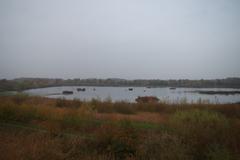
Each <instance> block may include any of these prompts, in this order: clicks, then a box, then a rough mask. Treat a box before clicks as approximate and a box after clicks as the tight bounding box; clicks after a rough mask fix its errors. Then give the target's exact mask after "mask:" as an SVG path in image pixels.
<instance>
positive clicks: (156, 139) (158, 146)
mask: <svg viewBox="0 0 240 160" xmlns="http://www.w3.org/2000/svg"><path fill="white" fill-rule="evenodd" d="M0 142H1V145H0V159H6V160H12V159H20V160H21V159H23V160H24V159H29V160H31V159H46V160H48V159H49V160H50V159H51V160H52V159H53V160H54V159H60V160H61V159H72V160H75V159H86V160H88V159H89V160H93V159H94V160H95V159H99V160H110V159H116V160H122V159H131V160H139V159H140V160H141V159H142V160H153V159H154V160H221V159H224V160H238V159H240V106H239V105H237V104H235V105H233V104H228V105H220V104H207V103H198V104H185V103H179V104H166V103H163V102H159V103H128V102H115V103H113V102H111V101H105V102H101V101H97V100H92V101H90V102H84V101H79V100H65V99H48V98H41V97H29V96H26V95H17V96H4V97H0Z"/></svg>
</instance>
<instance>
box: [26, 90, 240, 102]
mask: <svg viewBox="0 0 240 160" xmlns="http://www.w3.org/2000/svg"><path fill="white" fill-rule="evenodd" d="M77 88H86V91H84V92H83V91H77ZM132 88H133V91H129V90H128V89H129V87H95V86H92V87H89V86H63V87H48V88H38V89H30V90H25V91H24V92H25V93H28V94H30V95H38V96H44V97H49V98H66V99H80V100H86V101H88V100H91V99H93V98H95V99H98V100H107V99H109V98H110V99H111V100H112V101H128V102H135V99H136V98H137V97H138V96H156V97H158V98H159V99H160V100H163V101H166V102H169V103H179V102H181V101H185V100H186V101H187V102H189V103H191V102H197V101H198V100H199V99H201V100H204V101H208V102H210V103H236V102H239V101H240V94H236V95H206V94H199V93H193V92H191V91H196V90H207V91H233V90H234V91H239V89H227V88H225V89H216V88H201V89H198V88H197V89H196V88H176V89H175V90H171V89H169V88H146V87H132ZM66 90H67V91H73V94H70V95H63V94H62V92H63V91H66Z"/></svg>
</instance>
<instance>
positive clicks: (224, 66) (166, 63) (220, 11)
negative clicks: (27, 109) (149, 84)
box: [0, 0, 240, 79]
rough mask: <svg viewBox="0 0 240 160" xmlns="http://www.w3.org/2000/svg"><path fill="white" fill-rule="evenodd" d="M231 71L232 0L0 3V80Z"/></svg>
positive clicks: (235, 69) (239, 48) (237, 55)
mask: <svg viewBox="0 0 240 160" xmlns="http://www.w3.org/2000/svg"><path fill="white" fill-rule="evenodd" d="M233 76H234V77H236V76H238V77H239V76H240V1H239V0H0V78H16V77H51V78H56V77H59V78H93V77H96V78H109V77H118V78H127V79H137V78H141V79H152V78H154V79H156V78H159V79H170V78H174V79H179V78H189V79H200V78H208V79H211V78H225V77H233Z"/></svg>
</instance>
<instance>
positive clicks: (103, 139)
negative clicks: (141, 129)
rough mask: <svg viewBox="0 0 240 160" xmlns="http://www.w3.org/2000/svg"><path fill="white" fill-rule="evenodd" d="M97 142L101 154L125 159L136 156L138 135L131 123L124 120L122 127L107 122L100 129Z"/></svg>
mask: <svg viewBox="0 0 240 160" xmlns="http://www.w3.org/2000/svg"><path fill="white" fill-rule="evenodd" d="M95 144H96V148H97V150H98V152H99V153H100V154H106V155H110V156H113V157H114V158H115V159H125V158H127V157H134V156H135V154H136V151H137V145H138V135H137V132H136V131H135V130H134V129H133V127H132V126H131V124H130V123H126V122H124V123H123V124H122V126H121V127H117V126H114V125H107V124H105V125H102V126H101V128H100V129H99V131H98V133H97V135H96V142H95Z"/></svg>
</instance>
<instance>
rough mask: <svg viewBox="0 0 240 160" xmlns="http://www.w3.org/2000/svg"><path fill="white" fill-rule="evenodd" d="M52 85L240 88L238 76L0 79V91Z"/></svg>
mask: <svg viewBox="0 0 240 160" xmlns="http://www.w3.org/2000/svg"><path fill="white" fill-rule="evenodd" d="M53 86H132V87H137V86H138V87H189V88H190V87H193V88H213V87H214V88H240V78H225V79H211V80H204V79H201V80H188V79H179V80H159V79H152V80H147V79H136V80H126V79H118V78H109V79H95V78H92V79H49V78H18V79H13V80H7V79H1V80H0V91H22V90H26V89H32V88H42V87H53Z"/></svg>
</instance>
